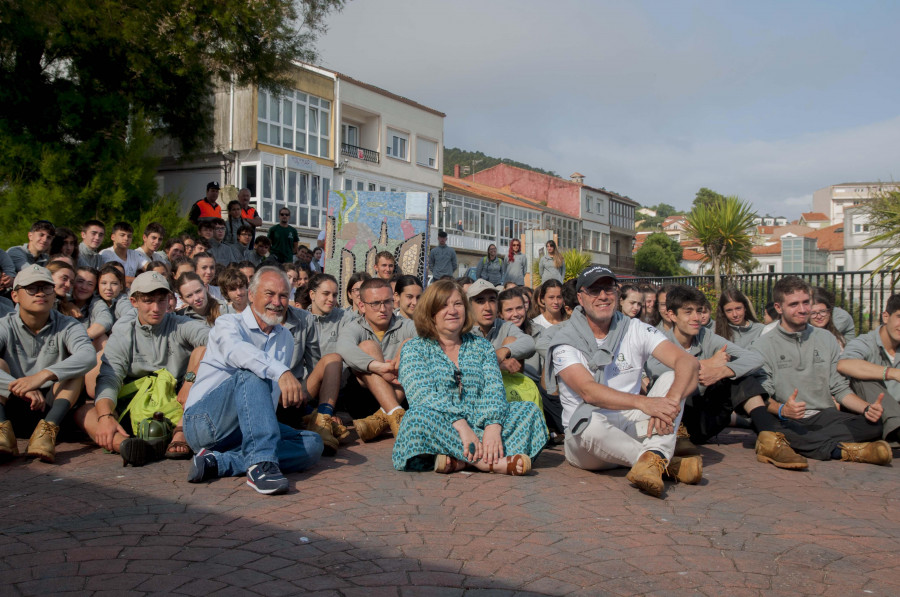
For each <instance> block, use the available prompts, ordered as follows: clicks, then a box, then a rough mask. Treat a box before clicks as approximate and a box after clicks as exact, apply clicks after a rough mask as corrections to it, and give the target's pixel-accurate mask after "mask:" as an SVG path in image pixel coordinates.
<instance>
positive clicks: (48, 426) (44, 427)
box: [25, 419, 59, 463]
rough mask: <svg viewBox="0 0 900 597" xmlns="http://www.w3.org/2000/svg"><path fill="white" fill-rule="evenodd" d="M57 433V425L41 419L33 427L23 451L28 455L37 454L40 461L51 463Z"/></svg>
mask: <svg viewBox="0 0 900 597" xmlns="http://www.w3.org/2000/svg"><path fill="white" fill-rule="evenodd" d="M57 433H59V425H57V424H56V423H50V422H48V421H46V420H44V419H41V421H40V422H39V423H38V424H37V427H35V428H34V433H32V434H31V439H30V440H28V449H27V450H26V451H25V453H26V454H28V455H29V456H37V457H38V458H40V459H41V461H42V462H51V463H52V462H53V461H55V460H56V434H57Z"/></svg>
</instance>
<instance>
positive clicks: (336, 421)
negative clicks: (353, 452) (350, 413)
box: [331, 415, 350, 441]
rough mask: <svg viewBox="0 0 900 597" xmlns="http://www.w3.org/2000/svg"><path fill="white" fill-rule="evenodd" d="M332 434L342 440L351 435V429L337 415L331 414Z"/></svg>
mask: <svg viewBox="0 0 900 597" xmlns="http://www.w3.org/2000/svg"><path fill="white" fill-rule="evenodd" d="M331 434H332V435H334V437H336V438H338V440H340V441H344V440H345V439H347V438H348V437H350V430H349V429H347V428H346V427H344V423H343V422H342V421H341V418H340V417H338V416H337V415H332V416H331Z"/></svg>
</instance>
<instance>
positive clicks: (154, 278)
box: [128, 272, 172, 296]
mask: <svg viewBox="0 0 900 597" xmlns="http://www.w3.org/2000/svg"><path fill="white" fill-rule="evenodd" d="M157 290H165V291H166V292H172V289H171V288H170V287H169V281H168V280H166V277H165V276H163V275H162V274H159V273H157V272H144V273H143V274H141V275H139V276H138V277H136V278H135V279H134V282H132V283H131V290H129V291H128V296H132V295H133V294H134V293H135V292H140V293H143V294H150V293H151V292H155V291H157Z"/></svg>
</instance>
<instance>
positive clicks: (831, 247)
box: [803, 222, 844, 252]
mask: <svg viewBox="0 0 900 597" xmlns="http://www.w3.org/2000/svg"><path fill="white" fill-rule="evenodd" d="M803 236H805V237H807V238H814V239H816V242H817V245H818V247H819V249H820V250H822V251H830V252H834V251H843V250H844V224H843V222H841V223H839V224H834V225H833V226H827V227H825V228H822V229H821V230H815V231H813V232H810V233H809V234H804V235H803Z"/></svg>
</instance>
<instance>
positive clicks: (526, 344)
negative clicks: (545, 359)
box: [472, 319, 534, 360]
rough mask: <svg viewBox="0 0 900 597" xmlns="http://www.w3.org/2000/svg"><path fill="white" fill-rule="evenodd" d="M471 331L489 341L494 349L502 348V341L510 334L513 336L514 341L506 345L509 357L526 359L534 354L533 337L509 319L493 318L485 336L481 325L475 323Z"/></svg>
mask: <svg viewBox="0 0 900 597" xmlns="http://www.w3.org/2000/svg"><path fill="white" fill-rule="evenodd" d="M472 333H473V334H475V335H476V336H478V337H479V338H484V339H485V340H487V341H488V342H490V343H491V346H493V347H494V350H500V349H501V348H503V341H504V340H506V339H507V338H509V337H510V336H512V337H513V338H515V341H514V342H513V343H512V344H507V345H506V348H508V349H509V353H510V354H509V356H510V358H513V359H516V360H521V359H527V358H528V357H530V356H532V355H533V354H534V338H532V337H531V336H529V335H528V334H526V333H525V332H523V331H522V330H520V329H519V328H518V326H516V325H514V324H513V323H511V322H509V321H504V320H503V319H495V320H494V325H492V326H491V329H490V331H489V332H488V333H487V335H486V336H485V334H484V332H483V331H481V327H479V326H477V325H476V326H475V327H473V328H472Z"/></svg>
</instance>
